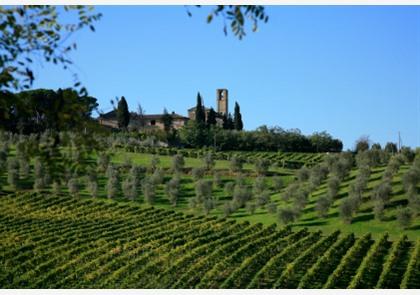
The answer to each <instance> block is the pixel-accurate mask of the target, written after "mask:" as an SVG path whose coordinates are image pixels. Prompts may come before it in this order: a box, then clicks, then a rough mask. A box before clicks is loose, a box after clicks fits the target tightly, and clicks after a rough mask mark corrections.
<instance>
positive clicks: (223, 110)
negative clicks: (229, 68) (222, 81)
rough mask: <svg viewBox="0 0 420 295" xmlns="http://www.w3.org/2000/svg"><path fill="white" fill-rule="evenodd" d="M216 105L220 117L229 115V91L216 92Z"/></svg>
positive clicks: (218, 90) (219, 90) (220, 90)
mask: <svg viewBox="0 0 420 295" xmlns="http://www.w3.org/2000/svg"><path fill="white" fill-rule="evenodd" d="M216 104H217V113H219V114H220V115H227V114H228V112H229V110H228V90H227V89H217V90H216Z"/></svg>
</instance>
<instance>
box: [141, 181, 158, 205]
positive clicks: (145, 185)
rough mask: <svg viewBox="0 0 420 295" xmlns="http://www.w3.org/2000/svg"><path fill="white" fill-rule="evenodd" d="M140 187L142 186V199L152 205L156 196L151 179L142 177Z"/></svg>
mask: <svg viewBox="0 0 420 295" xmlns="http://www.w3.org/2000/svg"><path fill="white" fill-rule="evenodd" d="M141 188H142V191H143V195H144V200H145V201H146V203H147V204H149V205H153V203H154V202H155V197H156V186H155V184H154V182H153V180H151V179H150V178H148V177H146V178H144V179H143V181H142V185H141Z"/></svg>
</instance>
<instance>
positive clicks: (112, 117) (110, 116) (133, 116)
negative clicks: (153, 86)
mask: <svg viewBox="0 0 420 295" xmlns="http://www.w3.org/2000/svg"><path fill="white" fill-rule="evenodd" d="M170 115H171V116H172V118H173V119H184V120H188V118H187V117H184V116H181V115H179V114H177V113H174V112H172V113H171V114H170ZM138 116H139V115H138V114H137V113H134V112H130V119H136V118H137V117H138ZM162 116H163V114H150V115H147V114H145V115H143V118H144V119H147V120H159V119H161V118H162ZM99 117H100V118H101V119H108V120H116V118H117V112H116V111H115V110H112V111H110V112H108V113H105V114H101V115H100V116H99Z"/></svg>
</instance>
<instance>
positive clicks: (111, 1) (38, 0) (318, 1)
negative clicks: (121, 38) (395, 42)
mask: <svg viewBox="0 0 420 295" xmlns="http://www.w3.org/2000/svg"><path fill="white" fill-rule="evenodd" d="M1 3H2V4H3V5H21V4H43V5H64V4H70V5H86V4H89V5H215V4H225V5H228V4H229V5H238V4H254V5H420V0H260V1H256V0H253V1H249V0H246V1H243V0H242V1H241V0H231V1H226V0H221V1H214V0H213V1H211V0H184V1H179V0H119V1H118V0H2V1H1Z"/></svg>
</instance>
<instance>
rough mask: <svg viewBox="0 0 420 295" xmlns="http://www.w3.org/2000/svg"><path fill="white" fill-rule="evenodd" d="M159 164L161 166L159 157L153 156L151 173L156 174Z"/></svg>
mask: <svg viewBox="0 0 420 295" xmlns="http://www.w3.org/2000/svg"><path fill="white" fill-rule="evenodd" d="M159 164H160V158H159V156H156V155H154V156H152V158H151V160H150V170H151V172H154V171H155V170H156V169H157V167H158V165H159Z"/></svg>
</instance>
